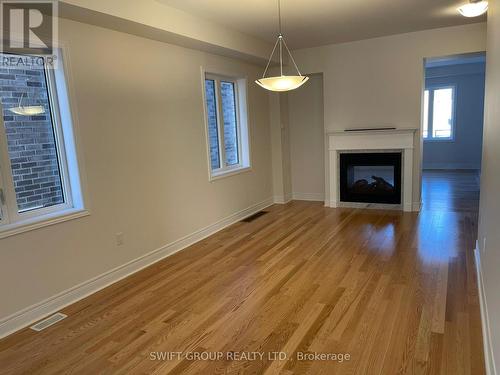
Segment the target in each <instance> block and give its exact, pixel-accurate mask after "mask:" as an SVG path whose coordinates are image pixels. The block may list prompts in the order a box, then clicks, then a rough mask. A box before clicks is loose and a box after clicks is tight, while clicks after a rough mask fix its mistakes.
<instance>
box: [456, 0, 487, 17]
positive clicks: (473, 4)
mask: <svg viewBox="0 0 500 375" xmlns="http://www.w3.org/2000/svg"><path fill="white" fill-rule="evenodd" d="M458 11H459V12H460V14H461V15H462V16H464V17H479V16H480V15H482V14H484V13H486V12H487V11H488V2H487V1H484V0H483V1H481V0H471V1H470V3H468V4H465V5H462V6H461V7H460V8H458Z"/></svg>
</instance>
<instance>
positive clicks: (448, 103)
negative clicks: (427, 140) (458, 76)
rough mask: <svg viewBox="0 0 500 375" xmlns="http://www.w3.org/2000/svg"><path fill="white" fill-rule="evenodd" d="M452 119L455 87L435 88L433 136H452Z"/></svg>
mask: <svg viewBox="0 0 500 375" xmlns="http://www.w3.org/2000/svg"><path fill="white" fill-rule="evenodd" d="M452 121H453V89H452V88H446V89H438V90H435V91H434V112H433V122H432V136H433V137H434V138H451V129H452V124H453V123H452Z"/></svg>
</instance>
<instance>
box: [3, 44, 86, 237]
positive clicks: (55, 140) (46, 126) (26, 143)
mask: <svg viewBox="0 0 500 375" xmlns="http://www.w3.org/2000/svg"><path fill="white" fill-rule="evenodd" d="M0 59H1V63H0V111H1V115H2V116H0V234H1V233H2V231H4V230H7V229H8V230H10V229H12V228H14V227H18V226H23V225H26V224H32V223H33V222H36V221H40V220H43V219H47V218H48V217H49V216H50V217H51V218H53V217H54V216H55V214H61V213H65V214H68V210H71V209H74V208H77V207H79V206H81V196H80V195H81V193H80V187H79V184H78V181H79V179H78V177H77V170H76V168H77V167H76V163H75V162H74V160H75V157H76V156H75V150H74V144H73V140H72V136H71V135H72V131H71V119H68V118H67V117H68V116H67V112H68V109H67V108H64V111H63V110H62V109H61V110H60V103H59V100H58V99H62V98H64V97H65V95H66V93H65V92H61V91H62V90H58V89H61V88H65V83H64V82H63V83H59V84H58V83H57V82H56V79H57V77H58V76H60V75H61V74H62V69H57V70H60V71H57V72H56V71H55V69H51V68H48V67H47V66H46V64H45V60H44V57H43V56H28V55H23V56H21V55H13V54H4V53H0ZM61 65H62V64H61ZM63 79H64V78H63ZM64 102H65V103H67V100H65V101H64ZM61 112H64V113H63V114H64V115H65V116H66V118H65V119H64V120H65V121H64V123H65V126H66V128H65V126H63V124H62V122H63V121H62V116H61ZM68 127H69V128H68ZM69 153H71V155H69ZM70 166H71V168H70Z"/></svg>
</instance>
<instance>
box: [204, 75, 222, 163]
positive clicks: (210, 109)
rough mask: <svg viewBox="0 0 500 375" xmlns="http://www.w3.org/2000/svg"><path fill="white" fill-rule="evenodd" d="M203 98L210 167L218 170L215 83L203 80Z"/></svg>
mask: <svg viewBox="0 0 500 375" xmlns="http://www.w3.org/2000/svg"><path fill="white" fill-rule="evenodd" d="M205 98H206V100H207V116H208V142H209V145H210V165H211V167H212V170H214V169H218V168H220V155H219V132H218V130H217V100H216V97H215V82H214V81H213V80H211V79H206V80H205Z"/></svg>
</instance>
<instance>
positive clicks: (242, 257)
mask: <svg viewBox="0 0 500 375" xmlns="http://www.w3.org/2000/svg"><path fill="white" fill-rule="evenodd" d="M422 196H423V199H424V206H423V210H422V212H420V213H403V212H399V211H381V210H360V209H348V208H338V209H330V208H325V207H323V205H322V204H321V203H319V202H303V201H294V202H291V203H289V204H286V205H274V206H272V207H270V208H269V209H266V210H267V211H268V214H266V215H262V216H260V217H259V218H257V219H256V220H254V221H252V222H249V223H244V222H240V223H236V224H234V225H232V226H230V227H228V228H226V229H224V230H223V231H221V232H219V233H217V234H215V235H213V236H211V237H209V238H206V239H204V240H202V241H200V242H199V243H197V244H194V245H193V246H191V247H189V248H188V249H186V250H184V251H182V252H179V253H177V254H175V255H173V256H171V257H169V258H167V259H164V260H162V261H160V262H158V263H156V264H154V265H152V266H151V267H148V268H146V269H144V270H142V271H140V272H139V273H137V274H134V275H132V276H130V277H128V278H126V279H124V280H122V281H120V282H118V283H116V284H114V285H112V286H110V287H108V288H106V289H104V290H102V291H100V292H98V293H95V294H93V295H91V296H89V297H87V298H85V299H83V300H81V301H79V302H77V303H75V304H73V305H71V306H68V307H67V308H65V309H63V311H62V312H63V313H65V314H67V315H68V318H67V319H65V320H64V321H62V322H60V323H58V324H56V325H54V326H52V327H49V328H48V329H46V330H44V331H42V332H39V333H36V332H33V331H30V330H28V329H25V330H22V331H20V332H18V333H16V334H13V335H11V336H9V337H7V338H5V339H3V340H0V373H1V374H56V373H73V374H97V373H99V374H222V373H227V374H264V373H267V374H278V373H282V374H287V375H294V374H314V375H317V374H384V375H385V374H396V373H401V374H473V375H476V374H477V375H480V374H484V373H485V369H484V355H483V351H482V347H483V346H482V334H481V322H480V312H479V297H478V291H477V283H476V278H475V277H476V275H475V267H474V256H473V253H472V251H473V248H474V242H475V238H476V237H477V233H476V231H477V210H478V196H479V195H478V186H477V176H476V175H474V174H473V173H466V172H425V173H424V186H423V193H422ZM167 352H181V353H182V354H181V356H180V357H178V358H171V359H169V360H152V358H151V354H152V353H167ZM193 352H197V353H201V352H207V353H219V352H220V353H226V354H227V353H233V354H234V353H261V354H262V355H263V357H262V358H253V359H252V358H239V359H235V358H234V357H231V356H229V357H227V356H226V357H223V358H218V359H216V360H196V359H192V358H188V357H187V356H186V354H187V353H191V354H192V353H193ZM275 352H284V353H286V355H287V357H288V358H287V360H286V361H281V360H279V359H278V358H276V357H274V358H273V357H272V356H271V354H272V353H275ZM299 353H307V354H348V355H350V359H349V360H345V361H343V362H340V361H334V360H332V359H329V360H324V361H322V360H310V359H308V360H303V361H299V360H297V355H298V354H299Z"/></svg>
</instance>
